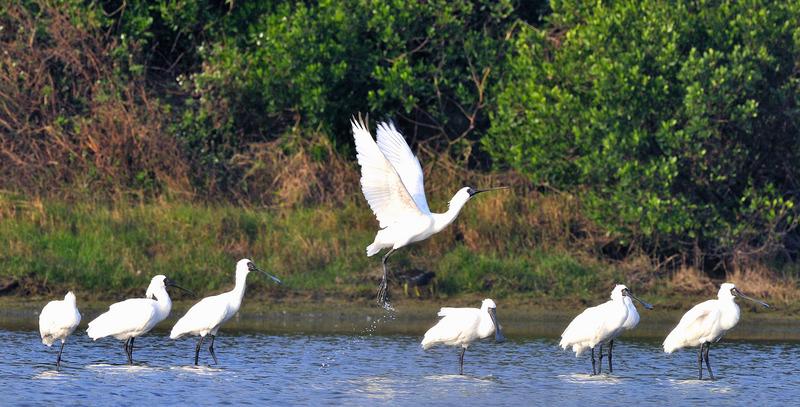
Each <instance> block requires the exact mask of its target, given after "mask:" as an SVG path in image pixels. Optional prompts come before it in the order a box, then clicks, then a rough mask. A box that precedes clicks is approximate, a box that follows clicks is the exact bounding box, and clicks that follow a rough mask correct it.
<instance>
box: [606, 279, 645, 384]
mask: <svg viewBox="0 0 800 407" xmlns="http://www.w3.org/2000/svg"><path fill="white" fill-rule="evenodd" d="M628 294H629V295H626V296H624V297H622V301H623V302H624V303H625V306H626V307H628V317H627V318H625V322H624V323H623V324H622V330H621V331H620V332H619V333H618V334H617V336H619V335H622V334H623V333H624V332H625V331H630V330H631V329H633V328H636V326H637V325H639V312H638V311H637V310H636V304H634V303H633V300H632V299H631V298H636V297H634V296H633V292H632V291H631V290H630V289H628ZM636 301H639V302H640V303H641V304H642V306H643V307H645V308H646V309H653V306H652V305H650V304H648V303H646V302H644V301H643V300H641V299H639V298H636ZM614 339H616V336H615V337H613V338H611V340H610V341H608V372H609V373H614V366H613V365H612V364H611V357H612V352H613V351H614ZM602 368H603V347H602V346H600V368H599V369H602ZM599 369H598V372H599Z"/></svg>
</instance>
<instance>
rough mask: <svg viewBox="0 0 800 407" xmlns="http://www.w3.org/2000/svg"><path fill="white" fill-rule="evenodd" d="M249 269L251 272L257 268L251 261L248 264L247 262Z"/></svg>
mask: <svg viewBox="0 0 800 407" xmlns="http://www.w3.org/2000/svg"><path fill="white" fill-rule="evenodd" d="M247 268H248V269H249V270H250V271H253V270H254V269H255V268H256V266H255V264H253V262H249V261H248V262H247Z"/></svg>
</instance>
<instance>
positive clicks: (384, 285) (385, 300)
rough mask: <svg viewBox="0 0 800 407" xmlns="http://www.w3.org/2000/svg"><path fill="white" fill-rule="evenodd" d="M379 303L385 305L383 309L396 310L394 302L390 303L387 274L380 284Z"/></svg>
mask: <svg viewBox="0 0 800 407" xmlns="http://www.w3.org/2000/svg"><path fill="white" fill-rule="evenodd" d="M377 302H378V305H380V306H381V307H383V309H385V310H387V311H394V307H392V304H390V303H389V283H388V281H386V276H384V277H383V279H381V283H380V285H378V299H377Z"/></svg>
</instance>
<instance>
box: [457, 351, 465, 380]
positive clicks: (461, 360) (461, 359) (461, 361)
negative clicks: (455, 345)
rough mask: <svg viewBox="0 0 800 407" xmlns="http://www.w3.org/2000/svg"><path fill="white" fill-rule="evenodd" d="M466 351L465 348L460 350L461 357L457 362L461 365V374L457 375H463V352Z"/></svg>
mask: <svg viewBox="0 0 800 407" xmlns="http://www.w3.org/2000/svg"><path fill="white" fill-rule="evenodd" d="M466 351H467V348H464V347H462V348H461V356H460V357H459V358H458V360H459V362H460V363H461V372H460V373H459V374H461V375H463V374H464V352H466Z"/></svg>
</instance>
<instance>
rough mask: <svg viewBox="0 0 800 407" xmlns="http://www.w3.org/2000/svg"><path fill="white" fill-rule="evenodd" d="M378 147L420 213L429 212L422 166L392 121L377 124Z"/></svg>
mask: <svg viewBox="0 0 800 407" xmlns="http://www.w3.org/2000/svg"><path fill="white" fill-rule="evenodd" d="M377 137H378V148H379V149H380V150H381V152H382V153H383V156H384V157H386V159H387V160H389V162H390V163H391V164H392V167H394V169H395V171H397V175H399V176H400V180H401V181H403V185H405V187H406V190H408V193H409V194H411V199H413V200H414V202H415V203H416V204H417V207H418V208H419V210H420V211H421V212H422V213H426V214H427V213H430V212H431V211H430V209H429V208H428V201H427V199H425V183H424V179H423V174H422V166H420V164H419V160H418V159H417V157H416V156H415V155H414V153H412V152H411V148H409V147H408V143H407V142H406V140H405V139H404V138H403V135H402V134H400V132H399V131H397V128H395V127H394V123H392V122H388V123H387V122H383V123H380V124H378V132H377Z"/></svg>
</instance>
